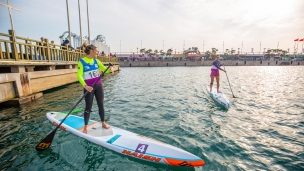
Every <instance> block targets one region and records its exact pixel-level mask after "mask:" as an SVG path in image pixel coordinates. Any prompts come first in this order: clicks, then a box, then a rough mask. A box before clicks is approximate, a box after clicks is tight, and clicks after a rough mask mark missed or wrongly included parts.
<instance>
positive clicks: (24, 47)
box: [0, 30, 118, 63]
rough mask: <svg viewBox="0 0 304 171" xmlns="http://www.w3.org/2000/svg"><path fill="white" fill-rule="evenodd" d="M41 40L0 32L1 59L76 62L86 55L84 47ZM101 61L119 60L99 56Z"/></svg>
mask: <svg viewBox="0 0 304 171" xmlns="http://www.w3.org/2000/svg"><path fill="white" fill-rule="evenodd" d="M40 43H41V41H39V40H34V39H30V38H25V37H21V36H16V35H15V33H14V31H11V30H10V31H9V34H6V33H1V32H0V60H2V61H29V62H33V61H35V62H76V61H78V60H79V59H80V58H81V57H84V56H85V53H84V52H83V51H82V49H74V48H70V47H68V45H66V46H61V45H58V44H51V43H50V42H49V40H48V39H45V42H43V45H41V44H40ZM97 58H98V59H99V60H100V61H101V62H113V63H115V62H118V59H117V58H116V57H109V56H98V57H97Z"/></svg>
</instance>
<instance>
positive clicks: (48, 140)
mask: <svg viewBox="0 0 304 171" xmlns="http://www.w3.org/2000/svg"><path fill="white" fill-rule="evenodd" d="M56 130H57V129H54V130H53V131H52V132H51V133H49V135H47V136H46V137H45V138H44V139H43V140H41V141H40V143H39V144H38V145H37V146H36V150H37V151H44V150H46V149H48V148H49V147H50V146H51V144H52V141H53V139H54V136H55V133H56Z"/></svg>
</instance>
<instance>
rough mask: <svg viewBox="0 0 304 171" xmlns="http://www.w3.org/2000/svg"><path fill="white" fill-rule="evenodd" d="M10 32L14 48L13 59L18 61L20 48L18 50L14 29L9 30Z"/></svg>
mask: <svg viewBox="0 0 304 171" xmlns="http://www.w3.org/2000/svg"><path fill="white" fill-rule="evenodd" d="M8 33H9V34H10V35H11V37H10V41H12V44H11V48H12V56H13V59H15V60H16V61H18V60H19V56H18V50H17V46H16V35H15V31H14V30H9V31H8Z"/></svg>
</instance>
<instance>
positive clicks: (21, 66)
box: [0, 31, 119, 106]
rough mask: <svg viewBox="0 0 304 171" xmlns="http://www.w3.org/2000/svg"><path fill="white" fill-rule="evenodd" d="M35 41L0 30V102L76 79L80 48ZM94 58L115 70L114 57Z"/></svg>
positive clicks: (27, 97)
mask: <svg viewBox="0 0 304 171" xmlns="http://www.w3.org/2000/svg"><path fill="white" fill-rule="evenodd" d="M39 43H40V41H39V40H33V39H28V38H24V37H20V36H16V35H14V32H13V31H9V34H5V33H0V90H1V92H0V106H8V105H20V104H23V103H27V102H30V101H33V100H35V99H37V98H39V97H41V96H42V92H43V91H44V90H48V89H52V88H55V87H58V86H62V85H65V84H70V83H73V82H76V81H77V75H76V72H77V63H78V61H79V59H80V58H81V57H83V56H85V54H84V52H83V51H82V50H81V49H79V50H69V47H68V46H67V45H66V46H65V47H64V46H61V45H56V44H55V45H51V44H50V43H49V41H48V40H47V39H46V41H45V44H44V45H43V46H42V45H40V44H39ZM97 58H98V59H99V60H100V61H101V62H102V63H103V64H104V65H105V66H107V65H109V63H112V64H113V65H114V69H115V71H119V63H118V60H117V58H114V57H109V56H98V57H97Z"/></svg>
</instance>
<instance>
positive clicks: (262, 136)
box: [0, 66, 304, 171]
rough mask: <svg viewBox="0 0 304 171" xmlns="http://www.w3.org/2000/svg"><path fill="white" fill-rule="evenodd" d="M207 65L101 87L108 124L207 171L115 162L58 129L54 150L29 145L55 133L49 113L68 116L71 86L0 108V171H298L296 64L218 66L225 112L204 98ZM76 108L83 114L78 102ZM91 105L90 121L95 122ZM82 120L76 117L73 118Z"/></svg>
mask: <svg viewBox="0 0 304 171" xmlns="http://www.w3.org/2000/svg"><path fill="white" fill-rule="evenodd" d="M209 70H210V68H209V67H159V68H158V67H153V68H152V67H151V68H150V67H149V68H148V67H147V68H121V71H120V73H118V74H116V75H114V76H110V77H107V78H106V79H105V81H104V82H103V84H104V89H105V110H106V120H107V121H108V123H109V124H111V125H113V126H116V127H120V128H123V129H127V130H129V131H132V132H135V133H139V134H142V135H144V136H147V137H151V138H154V139H157V140H160V141H162V142H165V143H168V144H171V145H174V146H176V147H179V148H182V149H184V150H186V151H189V152H191V153H193V154H195V155H197V156H199V157H201V158H202V159H203V160H205V162H206V165H205V166H204V167H199V168H195V169H193V168H174V167H169V166H165V165H159V164H153V163H150V162H146V161H142V160H138V159H133V158H130V157H127V156H123V155H121V154H118V153H116V152H113V151H111V150H108V149H105V148H103V147H101V146H98V145H95V144H93V143H91V142H89V141H87V140H84V139H82V138H79V137H77V136H74V135H73V134H71V133H68V132H64V131H62V130H58V131H57V133H56V136H55V139H54V141H53V143H52V147H51V148H50V149H49V150H47V151H44V152H36V151H35V149H34V148H35V146H36V145H37V143H38V142H39V141H40V140H41V138H43V137H45V136H46V135H47V134H48V133H49V132H50V131H52V130H53V129H54V128H55V127H54V126H53V125H52V124H51V123H50V122H49V121H48V120H47V119H46V117H45V114H46V112H48V111H69V110H70V109H71V108H72V107H73V106H74V105H75V104H76V102H77V101H78V100H79V99H80V98H81V96H82V88H81V86H80V85H79V84H78V83H74V84H70V85H66V86H63V87H60V88H57V89H53V90H50V91H47V92H44V96H43V97H42V98H40V99H38V100H36V101H35V102H33V103H28V104H24V105H22V106H20V107H11V108H3V109H0V122H1V127H2V131H1V132H0V137H1V138H0V147H1V148H0V169H1V170H221V171H222V170H303V169H304V143H303V142H304V133H303V126H304V116H303V113H304V105H303V104H304V86H303V85H304V77H303V73H304V67H302V66H293V67H291V66H279V67H273V66H271V67H270V66H262V67H261V66H259V67H228V66H227V67H226V70H227V74H228V77H229V81H230V83H231V88H232V89H233V92H234V95H235V96H236V97H237V98H232V93H231V90H230V88H229V85H228V81H227V78H226V75H224V73H221V83H222V84H221V90H222V91H223V92H224V93H225V94H226V96H227V97H228V98H229V99H230V101H231V108H230V109H229V110H228V111H227V110H225V109H223V108H221V107H220V106H217V105H216V104H215V103H214V102H213V101H212V100H211V99H210V98H209V97H208V96H207V95H206V92H205V85H207V84H209V82H210V78H209ZM78 107H84V101H82V102H81V103H80V104H79V106H78ZM97 111H98V108H97V106H96V104H95V105H94V107H93V113H92V115H91V119H94V120H99V116H98V113H97ZM76 115H79V116H82V112H79V113H76Z"/></svg>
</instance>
